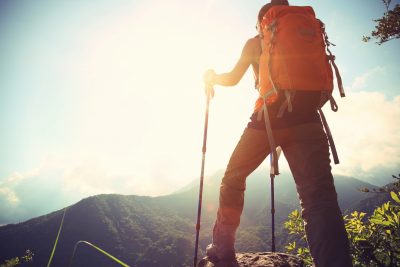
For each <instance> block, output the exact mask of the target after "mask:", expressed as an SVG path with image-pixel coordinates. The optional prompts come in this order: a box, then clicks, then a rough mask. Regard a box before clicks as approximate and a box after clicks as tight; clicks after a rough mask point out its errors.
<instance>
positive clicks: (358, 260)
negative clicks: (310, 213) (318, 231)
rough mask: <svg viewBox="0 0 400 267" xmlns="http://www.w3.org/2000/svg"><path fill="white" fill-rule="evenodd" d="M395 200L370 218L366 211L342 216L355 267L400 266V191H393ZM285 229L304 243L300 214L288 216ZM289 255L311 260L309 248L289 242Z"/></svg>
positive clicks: (309, 263)
mask: <svg viewBox="0 0 400 267" xmlns="http://www.w3.org/2000/svg"><path fill="white" fill-rule="evenodd" d="M390 195H391V197H392V199H393V201H388V202H386V203H384V204H383V205H382V206H380V207H377V208H376V209H375V210H374V212H373V214H372V215H371V216H370V217H369V218H368V217H367V214H366V213H364V212H358V211H354V212H353V213H351V214H350V215H346V216H344V217H343V219H344V221H345V227H346V231H347V234H348V237H349V242H350V249H351V254H352V258H353V264H354V266H362V267H364V266H365V267H367V266H368V267H373V266H379V267H381V266H388V267H389V266H399V264H400V192H397V193H396V192H394V191H391V192H390ZM288 218H289V220H288V221H286V222H285V228H286V229H287V230H288V231H289V234H291V235H294V237H296V238H297V240H300V241H301V240H305V239H306V235H305V231H304V223H303V220H302V219H301V215H300V212H299V211H298V210H294V211H293V212H292V213H290V214H289V217H288ZM285 248H286V250H287V252H289V253H293V254H296V255H297V256H299V257H300V258H302V259H303V260H304V261H305V262H306V264H307V265H309V266H311V264H312V259H311V255H310V251H309V250H308V248H307V246H299V245H298V244H297V243H296V241H293V242H291V243H289V244H288V245H287V246H286V247H285Z"/></svg>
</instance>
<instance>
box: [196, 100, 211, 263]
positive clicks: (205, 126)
mask: <svg viewBox="0 0 400 267" xmlns="http://www.w3.org/2000/svg"><path fill="white" fill-rule="evenodd" d="M209 107H210V97H209V96H207V103H206V115H205V120H204V134H203V149H202V159H201V173H200V190H199V205H198V209H197V223H196V245H195V249H194V262H193V266H194V267H196V266H197V254H198V247H199V234H200V221H201V206H202V201H203V181H204V166H205V161H206V150H207V148H206V145H207V131H208V110H209Z"/></svg>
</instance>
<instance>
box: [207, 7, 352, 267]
mask: <svg viewBox="0 0 400 267" xmlns="http://www.w3.org/2000/svg"><path fill="white" fill-rule="evenodd" d="M276 6H289V3H288V1H287V0H272V1H271V3H268V4H266V5H264V6H263V7H262V8H261V9H260V11H259V14H258V21H257V30H258V31H259V34H258V35H257V36H255V37H253V38H250V39H249V40H247V42H246V44H245V45H244V47H243V50H242V54H241V56H240V58H239V60H238V61H237V63H236V65H235V66H234V68H233V69H232V70H231V71H230V72H227V73H222V74H216V73H215V71H214V70H208V71H206V73H205V74H204V76H203V79H204V82H205V88H206V90H205V92H206V95H207V97H213V96H214V88H213V87H214V85H221V86H234V85H236V84H237V83H238V82H239V81H240V80H241V78H242V77H243V75H244V73H245V72H246V71H247V69H248V68H249V67H250V66H251V67H252V69H253V71H254V74H255V77H256V86H257V85H258V83H259V66H260V56H261V54H262V51H263V50H262V49H263V47H262V37H261V34H262V33H261V30H260V23H261V21H262V19H263V17H264V15H265V14H266V13H267V11H268V10H270V9H271V8H273V7H275V8H276ZM304 34H309V33H308V32H304ZM276 98H277V99H276V101H275V102H274V103H273V104H271V105H268V114H269V116H268V117H269V124H270V127H271V129H272V133H273V137H274V139H275V143H276V146H280V147H281V148H282V150H283V153H284V155H285V157H286V159H287V161H288V163H289V167H290V170H291V172H292V174H293V177H294V180H295V183H296V187H297V192H298V196H299V200H300V204H301V208H302V217H303V219H304V222H305V231H306V235H307V242H308V245H309V248H310V251H311V255H312V257H313V261H314V264H315V266H317V267H328V266H335V267H339V266H340V267H348V266H352V261H351V257H350V249H349V241H348V238H347V234H346V231H345V227H344V222H343V217H342V213H341V211H340V208H339V205H338V201H337V194H336V190H335V186H334V181H333V176H332V173H331V166H330V157H329V143H328V140H327V135H326V133H325V131H324V128H323V124H322V122H321V119H320V114H319V113H318V111H317V109H316V108H315V106H317V105H318V103H319V102H320V101H321V94H320V93H319V92H314V91H298V92H296V101H293V112H284V113H283V115H282V114H280V116H278V115H279V113H281V112H282V111H281V107H282V105H284V104H285V101H287V97H286V96H285V95H284V94H277V95H276ZM265 101H266V99H265V98H262V97H260V98H259V99H258V100H257V102H256V107H255V110H254V113H253V114H252V115H251V117H250V122H249V123H248V125H247V127H246V128H245V130H244V132H243V134H242V136H241V138H240V140H239V142H238V144H237V146H236V148H235V150H234V151H233V153H232V156H231V158H230V160H229V163H228V166H227V168H226V171H225V174H224V177H223V178H222V182H221V186H220V198H219V208H218V212H217V219H216V222H215V225H214V228H213V238H212V243H211V244H210V245H209V246H208V247H207V249H206V253H207V256H208V258H209V259H211V260H213V261H226V262H229V261H235V247H234V243H235V235H236V230H237V228H238V226H239V224H240V216H241V214H242V211H243V205H244V191H245V183H246V178H247V177H248V175H250V174H251V173H252V172H253V171H254V170H255V169H256V168H257V167H258V166H259V165H260V164H261V163H262V162H263V161H264V159H265V158H266V157H267V156H268V155H269V154H270V153H271V152H272V151H273V149H271V145H270V144H271V143H270V142H269V141H268V136H267V135H268V134H267V130H266V123H267V122H266V120H264V119H260V110H261V109H262V105H263V103H264V102H265ZM286 104H287V103H286ZM264 115H265V114H262V116H263V117H264Z"/></svg>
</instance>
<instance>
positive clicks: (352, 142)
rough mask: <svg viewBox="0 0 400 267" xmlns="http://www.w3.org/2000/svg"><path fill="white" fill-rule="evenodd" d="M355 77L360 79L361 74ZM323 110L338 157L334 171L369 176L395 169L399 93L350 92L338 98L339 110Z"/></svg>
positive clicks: (399, 157)
mask: <svg viewBox="0 0 400 267" xmlns="http://www.w3.org/2000/svg"><path fill="white" fill-rule="evenodd" d="M367 76H368V75H364V76H363V77H367ZM355 81H358V84H361V83H362V79H361V78H360V79H356V80H355ZM355 83H356V82H355ZM325 113H326V115H327V117H328V120H329V124H330V128H331V130H332V132H333V135H334V136H333V137H334V140H335V142H336V146H337V149H338V153H339V157H340V159H341V164H340V165H338V166H336V167H334V170H335V172H337V173H340V174H344V175H350V176H354V177H357V178H365V179H367V180H368V179H369V178H371V179H372V176H376V175H379V174H381V175H382V173H384V171H385V170H388V171H389V172H391V171H398V169H399V168H400V134H399V133H400V96H397V97H395V98H393V99H387V98H386V97H385V95H384V94H383V93H380V92H350V93H348V94H347V97H346V98H344V99H341V100H340V102H339V112H338V113H332V112H329V111H327V112H325Z"/></svg>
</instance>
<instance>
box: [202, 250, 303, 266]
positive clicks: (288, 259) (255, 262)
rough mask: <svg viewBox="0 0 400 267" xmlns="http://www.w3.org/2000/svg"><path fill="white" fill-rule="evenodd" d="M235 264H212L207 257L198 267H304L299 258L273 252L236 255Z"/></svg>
mask: <svg viewBox="0 0 400 267" xmlns="http://www.w3.org/2000/svg"><path fill="white" fill-rule="evenodd" d="M236 261H237V262H223V261H220V262H217V263H213V262H211V261H209V260H208V258H207V257H205V258H204V259H202V260H201V261H200V262H199V264H198V265H197V266H198V267H304V266H305V264H304V262H303V260H301V259H300V258H298V257H296V256H294V255H290V254H285V253H274V252H255V253H236Z"/></svg>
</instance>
